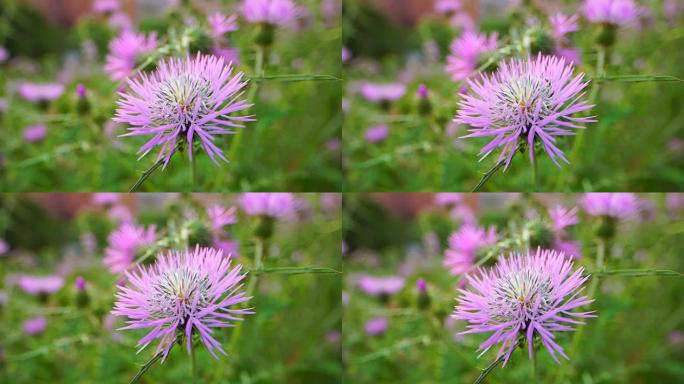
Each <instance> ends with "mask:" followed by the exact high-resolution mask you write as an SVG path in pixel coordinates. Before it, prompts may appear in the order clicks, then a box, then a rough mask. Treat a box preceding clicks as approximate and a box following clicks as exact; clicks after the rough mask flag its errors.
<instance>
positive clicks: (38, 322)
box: [22, 316, 47, 336]
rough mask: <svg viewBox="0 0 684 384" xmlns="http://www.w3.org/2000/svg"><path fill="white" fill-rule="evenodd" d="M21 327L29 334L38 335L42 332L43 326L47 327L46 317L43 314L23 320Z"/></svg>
mask: <svg viewBox="0 0 684 384" xmlns="http://www.w3.org/2000/svg"><path fill="white" fill-rule="evenodd" d="M22 328H23V329H24V333H25V334H27V335H29V336H34V335H38V334H40V333H43V331H45V328H47V319H46V318H45V317H43V316H40V317H34V318H31V319H28V320H26V321H24V324H23V325H22Z"/></svg>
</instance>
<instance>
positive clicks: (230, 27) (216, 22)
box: [207, 12, 238, 39]
mask: <svg viewBox="0 0 684 384" xmlns="http://www.w3.org/2000/svg"><path fill="white" fill-rule="evenodd" d="M207 22H208V23H209V27H210V28H211V36H212V37H213V38H214V39H219V38H221V37H223V35H224V34H225V33H227V32H234V31H237V30H238V25H237V15H230V16H226V15H224V14H223V13H221V12H214V13H212V14H211V15H209V17H208V18H207Z"/></svg>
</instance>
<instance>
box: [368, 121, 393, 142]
mask: <svg viewBox="0 0 684 384" xmlns="http://www.w3.org/2000/svg"><path fill="white" fill-rule="evenodd" d="M388 134H389V127H388V126H387V125H385V124H378V125H374V126H372V127H370V128H368V129H366V131H365V132H364V133H363V138H364V139H366V141H367V142H369V143H379V142H381V141H383V140H385V139H386V138H387V135H388Z"/></svg>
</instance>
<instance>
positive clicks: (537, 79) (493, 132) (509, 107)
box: [454, 55, 596, 168]
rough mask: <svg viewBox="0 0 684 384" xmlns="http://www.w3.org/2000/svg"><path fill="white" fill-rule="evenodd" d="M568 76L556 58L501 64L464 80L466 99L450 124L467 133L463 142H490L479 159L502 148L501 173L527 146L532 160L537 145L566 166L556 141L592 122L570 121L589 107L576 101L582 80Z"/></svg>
mask: <svg viewBox="0 0 684 384" xmlns="http://www.w3.org/2000/svg"><path fill="white" fill-rule="evenodd" d="M572 72H573V66H572V65H571V64H566V62H565V60H564V59H562V58H558V57H549V56H542V55H539V56H537V58H535V59H532V58H528V59H525V60H519V59H514V60H511V61H508V62H503V63H501V65H500V68H499V70H498V71H497V72H496V73H495V74H493V75H491V76H488V75H482V78H481V79H479V80H472V81H471V80H468V84H469V85H470V89H471V93H470V94H467V95H463V100H462V101H461V102H460V103H459V106H460V109H459V111H458V114H457V116H456V119H455V120H454V121H455V122H456V123H459V124H468V125H470V126H471V127H472V129H470V130H469V132H470V134H469V135H467V136H464V137H488V136H493V137H494V138H493V139H492V140H491V141H490V142H489V143H488V144H487V145H485V146H484V147H483V148H482V149H481V150H480V155H481V156H482V158H485V157H487V156H488V155H489V154H490V153H492V152H493V151H494V150H495V149H497V148H502V152H501V154H500V156H499V161H503V160H505V162H506V163H505V165H506V168H508V165H509V164H510V162H511V160H512V159H513V156H514V155H515V153H516V149H517V148H518V146H519V145H527V146H528V147H529V153H530V159H533V158H534V151H535V149H534V148H535V145H534V144H535V142H537V141H538V142H540V144H541V147H542V148H543V149H544V150H545V151H546V153H547V154H548V155H549V157H551V160H553V162H554V163H555V164H556V165H559V164H558V159H559V158H560V159H561V160H563V161H565V162H566V163H567V162H568V160H567V159H566V158H565V155H564V154H563V151H561V150H560V148H558V146H557V138H556V136H568V135H573V134H574V132H573V131H571V130H570V129H569V128H582V126H580V125H579V124H581V123H587V122H593V121H596V120H594V119H593V118H592V117H573V116H572V115H574V114H576V113H578V112H582V111H586V110H588V109H590V108H592V107H593V105H590V104H589V103H587V102H586V101H579V99H580V98H581V97H582V96H583V95H584V93H583V90H584V88H585V87H586V86H587V85H588V82H582V79H583V78H584V74H582V73H580V74H578V75H577V76H575V77H573V75H572Z"/></svg>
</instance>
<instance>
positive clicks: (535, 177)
mask: <svg viewBox="0 0 684 384" xmlns="http://www.w3.org/2000/svg"><path fill="white" fill-rule="evenodd" d="M532 182H533V183H534V184H533V185H534V191H533V192H537V191H539V172H538V169H537V156H536V154H535V156H534V157H533V158H532Z"/></svg>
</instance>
